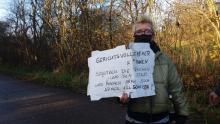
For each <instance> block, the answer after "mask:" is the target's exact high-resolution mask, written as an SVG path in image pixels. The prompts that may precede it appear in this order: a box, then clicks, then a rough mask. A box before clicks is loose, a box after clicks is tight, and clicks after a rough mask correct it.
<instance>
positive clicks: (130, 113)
mask: <svg viewBox="0 0 220 124" xmlns="http://www.w3.org/2000/svg"><path fill="white" fill-rule="evenodd" d="M133 29H134V43H149V44H150V48H151V49H152V50H153V52H154V53H155V66H154V73H153V80H154V83H155V92H156V95H154V96H150V97H140V98H130V97H129V94H127V93H123V94H122V96H121V97H120V98H119V100H120V102H121V103H124V104H127V114H126V124H169V123H170V122H169V121H170V120H169V111H170V109H171V105H172V104H173V106H174V109H175V112H176V114H177V116H176V117H175V121H174V122H172V123H176V124H184V123H185V121H186V120H187V117H188V115H189V112H188V104H187V101H186V97H185V96H184V94H183V85H182V82H181V79H180V77H179V75H178V73H177V70H176V67H175V65H174V64H173V63H172V62H171V60H170V59H169V58H168V57H167V56H166V55H165V54H164V53H162V52H161V51H160V48H159V47H158V45H157V44H156V42H155V41H154V35H155V34H154V28H153V22H152V21H151V19H150V18H149V17H147V16H142V17H141V18H140V19H139V20H138V21H137V22H136V23H135V24H134V28H133ZM169 95H171V96H172V99H171V102H170V100H169ZM171 103H172V104H171Z"/></svg>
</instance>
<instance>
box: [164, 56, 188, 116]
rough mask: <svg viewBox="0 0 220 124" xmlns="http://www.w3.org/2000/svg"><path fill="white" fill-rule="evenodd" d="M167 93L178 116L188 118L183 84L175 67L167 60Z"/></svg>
mask: <svg viewBox="0 0 220 124" xmlns="http://www.w3.org/2000/svg"><path fill="white" fill-rule="evenodd" d="M168 90H169V91H168V92H169V93H170V94H171V95H172V103H173V105H174V109H175V112H176V113H177V114H178V115H182V116H188V115H189V110H188V104H187V100H186V97H185V96H184V93H183V84H182V81H181V79H180V77H179V75H178V72H177V70H176V67H175V65H174V64H173V63H172V62H171V60H170V59H169V63H168Z"/></svg>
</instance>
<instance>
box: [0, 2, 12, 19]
mask: <svg viewBox="0 0 220 124" xmlns="http://www.w3.org/2000/svg"><path fill="white" fill-rule="evenodd" d="M10 1H11V0H0V20H1V21H2V20H5V19H6V18H7V15H8V12H9V5H10Z"/></svg>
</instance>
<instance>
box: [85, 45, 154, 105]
mask: <svg viewBox="0 0 220 124" xmlns="http://www.w3.org/2000/svg"><path fill="white" fill-rule="evenodd" d="M129 46H130V49H126V48H125V46H124V45H122V46H118V47H116V48H114V49H109V50H105V51H93V52H92V57H90V58H88V66H89V84H88V89H87V95H90V97H91V100H92V101H95V100H99V99H101V98H108V97H120V96H121V95H122V93H123V92H125V93H128V94H130V97H131V98H138V97H144V96H152V95H155V87H154V82H153V68H154V59H155V54H154V52H153V51H152V50H151V49H150V46H149V44H148V43H135V44H134V43H131V44H130V45H129Z"/></svg>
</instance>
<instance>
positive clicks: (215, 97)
mask: <svg viewBox="0 0 220 124" xmlns="http://www.w3.org/2000/svg"><path fill="white" fill-rule="evenodd" d="M219 102H220V84H219V85H218V86H217V88H216V89H215V91H212V92H211V93H210V94H209V103H210V104H211V106H215V105H218V104H219Z"/></svg>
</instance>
